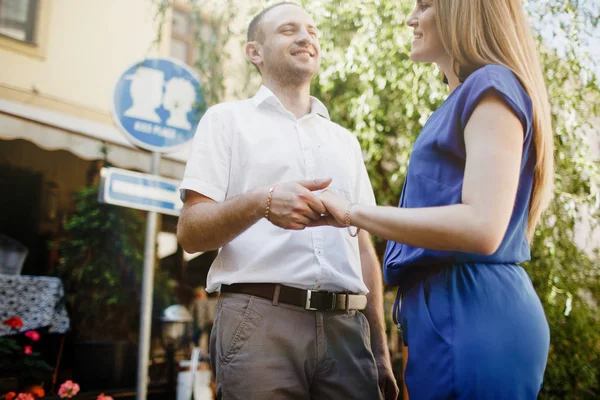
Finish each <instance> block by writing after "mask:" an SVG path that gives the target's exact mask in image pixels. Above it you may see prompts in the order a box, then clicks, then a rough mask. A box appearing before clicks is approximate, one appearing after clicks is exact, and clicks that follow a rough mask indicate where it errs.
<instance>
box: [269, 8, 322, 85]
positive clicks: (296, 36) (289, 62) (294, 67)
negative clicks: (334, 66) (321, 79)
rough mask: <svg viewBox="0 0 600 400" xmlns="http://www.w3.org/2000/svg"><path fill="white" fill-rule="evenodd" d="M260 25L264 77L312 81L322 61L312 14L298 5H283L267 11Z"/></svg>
mask: <svg viewBox="0 0 600 400" xmlns="http://www.w3.org/2000/svg"><path fill="white" fill-rule="evenodd" d="M260 29H261V30H262V35H261V36H262V39H263V40H262V43H260V45H259V46H260V48H261V51H262V60H261V61H262V62H261V64H260V65H259V66H260V68H261V72H262V74H263V77H265V78H272V79H275V80H278V81H281V82H282V83H290V84H300V83H305V82H306V81H308V82H310V80H311V79H312V78H313V76H314V75H315V74H316V73H317V71H318V70H319V66H320V65H321V48H320V46H319V39H318V31H317V28H316V26H315V23H314V21H313V19H312V17H311V16H310V15H309V14H308V13H307V12H306V11H304V10H303V9H302V8H300V7H298V6H295V5H282V6H278V7H275V8H274V9H272V10H270V11H269V12H267V14H265V15H264V17H263V19H262V21H261V26H260Z"/></svg>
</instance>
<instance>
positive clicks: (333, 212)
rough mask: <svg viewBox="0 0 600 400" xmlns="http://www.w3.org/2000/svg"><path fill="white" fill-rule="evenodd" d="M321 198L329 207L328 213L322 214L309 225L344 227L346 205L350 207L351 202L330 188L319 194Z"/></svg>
mask: <svg viewBox="0 0 600 400" xmlns="http://www.w3.org/2000/svg"><path fill="white" fill-rule="evenodd" d="M319 199H320V200H321V202H323V205H324V206H325V208H326V209H327V214H325V215H323V216H321V218H320V219H319V220H318V221H313V222H311V223H310V224H309V225H307V226H323V225H330V226H335V227H337V228H344V227H345V226H346V222H345V217H346V207H348V205H349V204H350V203H349V202H348V201H347V200H346V199H344V198H343V197H341V196H340V195H338V194H335V193H333V191H331V190H329V189H327V190H324V191H323V192H322V193H321V194H320V195H319Z"/></svg>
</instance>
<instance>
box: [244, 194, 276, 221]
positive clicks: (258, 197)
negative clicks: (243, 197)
mask: <svg viewBox="0 0 600 400" xmlns="http://www.w3.org/2000/svg"><path fill="white" fill-rule="evenodd" d="M270 188H271V187H270V186H260V187H257V188H254V189H252V190H251V191H250V192H249V195H250V201H251V202H252V204H253V206H252V210H253V215H254V217H255V218H256V219H257V220H259V219H261V218H263V217H264V216H265V211H266V207H267V199H268V198H269V190H270Z"/></svg>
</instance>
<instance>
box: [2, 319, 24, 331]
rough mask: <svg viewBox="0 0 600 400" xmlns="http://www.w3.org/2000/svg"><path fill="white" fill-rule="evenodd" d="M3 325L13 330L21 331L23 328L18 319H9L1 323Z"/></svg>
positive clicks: (21, 322)
mask: <svg viewBox="0 0 600 400" xmlns="http://www.w3.org/2000/svg"><path fill="white" fill-rule="evenodd" d="M2 323H3V324H4V325H8V326H10V327H11V328H13V329H21V328H22V327H23V321H22V320H21V318H19V317H11V318H8V319H5V320H4V321H2Z"/></svg>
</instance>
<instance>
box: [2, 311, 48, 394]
mask: <svg viewBox="0 0 600 400" xmlns="http://www.w3.org/2000/svg"><path fill="white" fill-rule="evenodd" d="M2 324H3V325H7V326H9V327H10V328H11V330H12V331H14V334H11V335H9V336H5V337H0V379H7V380H8V379H9V378H10V379H12V380H14V385H13V388H14V389H19V390H20V389H27V388H31V387H33V386H41V385H43V382H44V381H46V380H48V379H49V378H50V377H51V376H52V372H53V371H54V368H52V367H51V366H50V365H48V363H47V362H46V361H44V359H43V358H42V356H41V354H40V353H39V352H37V351H35V350H36V349H35V346H36V344H37V342H38V340H40V334H39V333H38V332H37V331H35V330H29V331H26V332H21V328H22V327H23V321H22V320H21V318H20V317H19V316H12V317H10V318H7V319H6V320H4V321H2ZM2 390H6V388H3V389H0V392H1V391H2Z"/></svg>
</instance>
